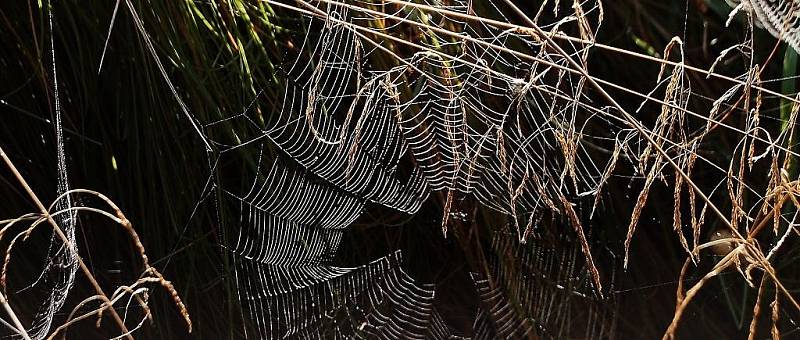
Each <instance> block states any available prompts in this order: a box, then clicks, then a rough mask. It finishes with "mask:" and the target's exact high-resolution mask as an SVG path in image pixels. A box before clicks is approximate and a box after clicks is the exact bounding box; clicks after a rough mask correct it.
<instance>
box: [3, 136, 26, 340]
mask: <svg viewBox="0 0 800 340" xmlns="http://www.w3.org/2000/svg"><path fill="white" fill-rule="evenodd" d="M0 152H2V151H0ZM0 305H3V308H4V309H5V310H6V313H8V316H9V317H11V322H13V323H14V327H16V328H17V329H16V331H17V333H19V335H21V336H22V338H23V339H25V340H31V337H30V335H28V332H27V331H25V327H24V326H22V322H19V318H18V317H17V313H14V310H13V309H11V305H10V304H9V303H8V300H7V299H6V297H5V295H3V293H2V292H0Z"/></svg>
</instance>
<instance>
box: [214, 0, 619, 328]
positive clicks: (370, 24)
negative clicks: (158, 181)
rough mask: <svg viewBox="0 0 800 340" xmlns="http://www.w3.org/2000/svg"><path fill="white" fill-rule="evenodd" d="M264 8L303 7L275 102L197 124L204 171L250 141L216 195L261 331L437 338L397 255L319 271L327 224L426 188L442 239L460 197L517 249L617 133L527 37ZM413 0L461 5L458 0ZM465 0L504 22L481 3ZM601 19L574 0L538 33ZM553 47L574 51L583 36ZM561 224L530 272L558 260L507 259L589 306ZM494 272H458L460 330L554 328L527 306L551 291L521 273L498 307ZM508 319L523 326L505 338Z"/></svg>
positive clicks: (427, 296)
mask: <svg viewBox="0 0 800 340" xmlns="http://www.w3.org/2000/svg"><path fill="white" fill-rule="evenodd" d="M270 4H271V6H272V7H273V8H274V10H276V11H286V14H284V16H285V17H290V18H297V17H298V16H301V17H302V23H301V24H299V26H298V29H297V32H296V34H293V35H290V37H291V39H293V40H294V39H297V40H294V42H293V45H294V46H296V49H295V50H290V51H289V52H288V55H287V58H286V59H287V61H288V62H287V63H286V64H285V65H284V67H283V70H282V72H281V73H280V74H279V77H281V79H282V82H283V83H284V84H285V86H283V87H282V88H279V89H278V93H279V94H280V96H281V97H282V98H283V99H282V100H281V101H280V102H281V105H279V107H276V108H275V111H274V112H271V113H267V114H265V115H262V114H261V113H260V112H254V111H252V110H248V111H246V112H244V113H242V114H239V115H235V116H231V117H227V118H225V119H223V120H220V121H216V122H211V123H206V124H205V125H204V128H205V129H207V130H209V131H216V133H213V135H215V136H230V139H227V138H218V139H216V140H214V141H213V143H214V144H215V145H217V146H218V147H220V149H221V150H222V151H221V152H220V160H221V161H219V162H218V163H217V164H224V163H226V162H227V161H226V159H228V158H231V157H232V158H241V157H245V158H246V157H247V156H243V155H247V154H253V153H252V152H246V151H245V150H250V151H252V150H253V149H256V150H259V152H258V154H259V155H260V156H259V157H258V159H246V160H242V159H239V160H238V162H241V163H242V164H248V165H246V166H245V167H246V168H247V169H251V171H245V172H244V176H245V178H246V179H245V180H243V182H244V183H247V184H246V185H240V186H238V187H237V185H235V184H234V185H226V184H225V183H224V182H221V183H219V185H220V187H221V188H222V190H223V191H224V195H223V196H224V199H223V200H224V201H225V203H226V204H229V205H231V206H235V207H236V208H234V210H237V211H238V212H239V224H238V227H237V229H236V230H235V231H234V233H233V237H232V239H233V240H234V241H233V242H232V243H231V244H229V245H227V248H228V249H229V250H230V252H231V254H232V255H233V259H234V261H233V262H234V267H235V269H236V272H235V276H236V282H237V285H238V288H239V289H238V292H239V297H240V300H241V302H242V304H243V306H244V310H245V313H244V314H245V315H244V316H245V318H246V319H248V320H249V321H250V322H252V323H253V324H254V326H255V327H254V328H255V329H256V331H257V334H256V335H255V336H257V337H260V338H281V337H319V336H332V337H333V336H335V337H337V338H339V337H343V338H349V337H362V336H366V337H375V338H420V339H423V338H448V337H451V336H453V335H454V334H453V333H454V332H453V330H452V329H451V328H450V327H449V326H448V325H447V324H446V322H445V321H444V319H443V318H442V316H441V315H440V313H439V312H438V311H437V309H436V308H435V305H434V303H433V299H434V293H435V291H436V290H435V285H434V284H432V283H423V282H418V281H416V280H415V279H414V278H412V277H411V276H410V275H408V274H406V272H405V271H404V270H403V266H402V256H401V253H400V252H395V253H392V254H389V255H387V256H385V257H382V258H379V259H376V260H374V261H372V262H370V263H365V264H363V265H361V266H357V267H346V268H345V267H339V266H334V265H332V259H333V256H334V255H335V254H336V252H337V249H338V247H339V244H340V243H341V238H342V234H343V232H344V230H345V229H346V228H347V227H348V226H349V225H350V224H351V223H353V222H354V221H355V220H356V219H358V217H359V216H360V215H361V214H362V213H363V212H364V211H365V209H366V206H367V205H380V206H383V207H385V208H389V209H392V210H395V211H398V212H402V213H406V214H414V213H416V212H417V211H418V210H419V209H420V207H421V206H422V204H423V203H424V202H426V201H428V200H429V199H433V198H432V194H434V193H436V194H437V195H439V193H441V194H442V195H441V196H437V197H446V199H445V200H444V202H442V204H443V208H444V210H445V211H444V216H445V217H444V220H443V221H442V224H441V227H442V229H443V232H444V233H445V235H447V227H448V226H449V225H450V222H449V221H448V219H450V218H451V216H455V217H458V212H459V211H460V210H461V207H459V203H458V202H459V201H458V199H457V198H459V197H460V198H463V197H472V198H474V199H475V200H477V202H479V203H480V204H482V205H483V206H485V207H487V208H490V209H493V210H495V211H497V212H500V213H502V214H504V215H505V216H508V221H509V222H508V223H509V224H510V225H511V227H510V229H509V230H511V231H509V232H507V233H506V236H507V237H510V239H509V240H508V242H511V243H516V244H518V243H519V242H520V240H526V239H527V238H529V236H530V235H531V233H532V231H531V230H532V228H533V227H534V226H535V224H536V223H535V221H536V220H537V219H538V218H541V216H542V215H543V214H546V213H549V214H554V215H566V216H576V215H575V212H574V211H573V207H572V203H570V202H571V201H574V200H577V199H580V197H582V196H592V195H595V194H597V193H598V191H599V188H600V184H601V183H602V181H603V180H604V173H606V172H608V169H610V167H611V166H612V164H613V162H612V161H611V160H610V159H609V157H608V155H607V154H606V155H605V156H601V157H598V156H597V155H595V154H594V153H592V152H591V151H590V150H589V149H588V148H589V147H594V148H603V147H608V146H610V147H612V148H613V147H614V136H615V134H616V131H619V130H620V127H618V126H615V125H614V124H612V123H611V122H610V121H607V120H605V119H604V118H602V117H599V116H597V115H596V113H595V112H590V111H586V110H585V109H584V108H583V105H586V104H585V103H586V102H589V101H590V99H589V98H588V97H586V94H585V93H584V83H583V81H582V80H581V79H580V77H578V76H576V75H575V74H574V73H571V72H568V71H566V69H567V68H568V63H567V60H566V59H565V58H564V56H561V55H558V54H557V53H554V52H553V51H551V50H549V49H547V48H544V42H542V41H540V40H537V39H535V38H534V37H533V36H532V35H531V34H530V33H529V32H521V31H518V30H509V29H503V28H500V27H494V26H492V25H490V24H487V23H485V22H478V23H476V22H473V21H466V20H464V21H462V20H459V19H458V18H454V17H453V16H447V15H442V13H439V12H436V11H427V10H425V11H423V10H422V9H421V8H419V7H415V6H413V4H407V5H402V4H394V5H389V6H385V7H384V12H382V13H383V14H381V13H378V12H375V11H373V10H371V9H370V8H374V7H375V6H374V5H375V4H373V3H370V2H352V3H344V2H343V3H339V2H333V1H316V2H313V5H312V3H306V2H299V3H295V4H289V3H277V2H270ZM417 5H423V6H431V7H433V8H436V9H438V10H441V11H451V12H452V13H460V14H463V15H472V14H474V13H475V8H474V7H472V6H471V5H470V3H468V2H460V1H453V2H448V4H447V5H446V4H443V3H439V2H420V3H418V4H417ZM359 8H361V9H359ZM365 9H366V10H365ZM481 10H482V11H487V13H484V14H485V15H491V16H495V17H498V18H501V19H502V18H504V15H503V11H502V10H501V9H500V8H499V7H496V6H495V4H494V3H491V2H489V5H488V7H486V8H482V9H481ZM600 11H601V9H600V7H599V5H598V4H597V3H594V2H584V3H582V4H580V5H579V8H577V9H575V12H574V13H570V12H567V13H564V12H560V13H558V15H555V16H553V15H550V14H548V16H549V17H551V18H550V19H548V20H550V22H551V23H549V24H548V23H542V27H544V28H547V29H550V30H561V29H570V30H577V31H580V32H582V33H581V34H583V35H585V36H586V37H587V38H592V37H593V35H594V33H593V32H592V31H591V30H588V31H586V30H585V29H586V28H588V27H592V25H594V26H596V25H597V24H596V23H595V24H590V19H589V18H595V19H594V20H597V19H596V18H598V17H599V12H600ZM548 13H549V12H548ZM409 22H414V23H415V24H410V23H409ZM296 25H297V24H296ZM576 26H577V28H576ZM365 28H366V29H365ZM593 29H594V28H593ZM447 32H453V33H451V34H448V33H447ZM298 41H300V42H298ZM403 41H406V42H407V43H403ZM498 47H499V48H498ZM563 47H564V48H565V49H568V50H569V51H571V53H572V54H573V57H575V56H577V57H578V58H585V55H586V54H585V48H586V46H584V45H583V44H580V43H574V44H573V43H570V44H565V45H564V46H563ZM231 126H236V127H239V128H235V129H233V130H229V129H230V127H231ZM588 144H591V146H587V145H588ZM240 151H243V152H240ZM219 168H220V169H222V168H224V167H223V166H219ZM232 168H233V169H234V171H236V172H238V173H242V171H241V169H240V168H238V167H235V166H234V167H232ZM227 177H230V176H223V178H227ZM232 182H233V183H236V182H237V181H235V180H234V181H232ZM462 214H463V213H462ZM573 222H574V223H573V224H574V225H573V227H574V228H575V229H574V230H573V231H574V232H576V233H577V234H580V235H581V236H580V240H582V241H581V245H578V246H577V247H576V248H572V247H571V248H569V249H572V250H575V251H577V252H576V253H571V254H572V255H573V256H572V257H564V258H566V259H568V260H565V261H567V262H566V263H550V264H548V265H545V266H540V265H538V264H536V263H539V262H541V261H546V260H547V259H550V260H553V259H554V258H556V257H558V256H562V255H563V254H550V253H543V252H538V251H535V254H538V255H530V256H533V257H531V258H530V261H532V262H531V263H534V267H530V268H527V269H525V268H524V267H520V268H523V269H522V270H523V271H525V272H527V273H528V275H539V276H545V277H549V276H550V275H554V276H553V277H552V278H551V280H552V282H555V283H554V284H555V285H559V286H560V287H562V288H563V289H564V290H566V291H567V292H573V293H574V291H575V290H580V291H582V292H581V293H580V294H582V295H583V296H585V298H586V299H587V300H590V301H593V300H594V299H597V296H598V294H599V292H600V291H601V289H602V288H601V287H600V280H599V278H598V277H597V275H596V270H590V268H593V267H594V263H593V262H592V259H591V256H592V254H591V251H590V249H589V247H588V245H587V243H586V240H585V236H583V233H584V231H583V230H582V227H581V226H580V225H579V223H577V220H573ZM504 228H505V227H504ZM576 254H580V260H579V259H578V258H577V257H575V256H574V255H576ZM562 257H563V256H562ZM523 258H524V259H527V258H528V257H523ZM537 261H539V262H537ZM495 262H496V261H495ZM497 263H499V262H497ZM494 266H495V269H494V271H493V272H491V273H484V274H475V275H477V276H475V277H474V280H475V288H476V293H477V294H478V298H479V299H480V300H481V301H483V303H482V305H483V306H484V307H481V309H480V310H479V312H478V314H477V315H476V316H475V332H474V336H475V337H477V338H493V337H496V336H500V335H502V334H506V335H513V334H519V335H522V334H527V335H533V334H539V335H542V336H546V337H559V336H560V335H562V334H563V333H561V331H560V330H559V329H554V328H560V327H562V326H563V325H562V324H561V323H563V322H564V318H565V317H566V315H567V314H568V313H561V312H559V313H553V316H552V318H549V319H548V318H540V317H539V316H541V315H545V314H548V313H550V312H551V311H552V310H551V306H550V305H548V304H547V303H546V301H543V300H542V299H545V298H546V297H548V296H549V297H551V298H552V297H554V296H556V295H554V294H553V293H552V292H550V291H549V290H546V289H544V290H541V289H538V288H536V289H534V288H532V287H533V286H535V284H533V283H526V284H525V285H523V286H521V287H520V288H519V289H521V291H520V290H519V289H518V290H517V291H518V292H521V293H523V295H520V296H521V297H522V298H523V300H520V301H517V302H516V303H517V304H518V305H517V306H519V305H521V306H525V308H526V309H522V310H516V311H515V312H513V313H512V314H509V311H510V309H509V308H510V307H509V306H511V304H509V302H508V301H507V300H506V298H507V296H506V295H505V294H507V292H506V291H505V290H503V289H500V288H498V287H496V286H492V285H489V284H488V282H497V281H495V280H498V279H500V280H503V279H504V276H503V274H502V269H500V266H499V265H494ZM562 266H567V268H573V267H574V268H576V269H575V272H580V273H583V274H584V276H583V277H584V278H589V279H588V281H581V282H580V283H579V284H577V285H576V283H575V282H574V280H575V278H574V277H575V276H574V273H573V272H572V271H569V273H567V272H564V273H565V274H564V275H562V276H558V275H555V273H551V272H547V271H545V270H543V269H545V268H548V270H551V271H552V269H553V268H556V267H558V268H560V267H562ZM570 266H572V267H570ZM556 272H557V271H556ZM590 273H592V274H590ZM562 281H563V282H562ZM521 282H529V281H527V279H526V280H522V281H521ZM559 308H562V307H559ZM564 308H566V307H564ZM559 310H564V309H563V308H562V309H559ZM536 313H538V314H536ZM509 318H517V319H518V320H525V321H524V322H523V323H521V324H520V325H528V326H530V327H528V326H526V327H527V328H524V329H515V330H511V331H509V327H511V326H510V325H509V322H511V321H509V320H511V319H509ZM593 318H594V317H590V318H589V319H590V320H593ZM593 322H597V325H603V326H605V325H606V323H605V321H593ZM587 329H589V330H590V332H589V333H587V334H593V335H596V334H600V333H602V332H601V331H597V330H595V328H594V326H590V327H588V328H587Z"/></svg>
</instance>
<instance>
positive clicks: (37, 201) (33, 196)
mask: <svg viewBox="0 0 800 340" xmlns="http://www.w3.org/2000/svg"><path fill="white" fill-rule="evenodd" d="M0 158H2V159H3V161H4V162H5V163H6V166H8V169H9V170H11V172H12V173H13V174H14V177H16V179H17V181H18V182H19V183H20V185H22V187H23V188H24V189H25V192H27V193H28V196H29V197H30V198H31V200H33V203H34V204H35V205H36V207H37V208H38V209H39V211H40V212H41V214H42V216H44V217H45V218H46V219H47V222H48V223H50V225H51V226H53V231H54V232H55V233H56V235H58V237H59V238H60V239H61V241H62V242H64V245H66V246H67V248H69V249H74V251H75V258H76V259H77V260H78V265H79V266H80V268H81V271H82V272H83V274H84V275H85V276H86V278H87V279H88V280H89V283H91V285H92V287H94V290H95V292H96V293H97V295H98V296H100V298H101V299H102V300H103V302H104V303H105V304H106V305H108V310H109V311H110V312H111V317H112V318H113V319H114V321H115V322H116V323H117V325H118V326H119V327H120V329H121V330H122V332H123V333H125V334H127V335H126V338H127V339H128V340H133V337H132V336H131V335H130V334H129V331H128V327H126V326H125V322H123V321H122V318H120V316H119V314H117V311H116V310H114V308H113V307H112V304H111V300H109V298H108V296H107V295H106V293H104V292H103V288H101V287H100V284H98V283H97V280H96V279H95V277H94V275H93V274H92V272H91V271H90V270H89V267H87V266H86V263H84V262H83V259H81V256H80V254H78V253H77V248H75V247H74V245H73V244H72V242H71V241H70V240H69V238H67V236H66V235H64V231H62V230H61V227H59V226H58V223H56V221H55V220H54V219H53V216H51V215H50V213H49V212H48V211H47V208H46V207H45V206H44V204H42V201H41V200H40V199H39V197H38V196H36V193H34V192H33V190H32V189H31V187H30V185H28V182H27V181H26V180H25V178H24V177H22V174H20V173H19V170H17V167H16V166H15V165H14V163H13V162H12V161H11V159H10V158H8V155H6V152H5V150H3V148H2V147H0Z"/></svg>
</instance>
